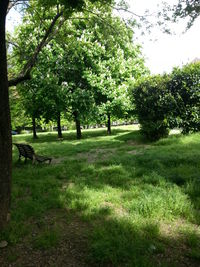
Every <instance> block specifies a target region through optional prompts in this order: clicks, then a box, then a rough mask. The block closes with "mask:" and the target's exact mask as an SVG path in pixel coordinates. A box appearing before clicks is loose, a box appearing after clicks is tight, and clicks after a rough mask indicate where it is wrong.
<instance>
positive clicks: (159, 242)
mask: <svg viewBox="0 0 200 267" xmlns="http://www.w3.org/2000/svg"><path fill="white" fill-rule="evenodd" d="M83 137H84V138H83V140H81V141H77V140H75V133H74V132H66V133H64V140H63V141H58V140H57V137H56V135H55V134H50V133H49V134H40V135H39V139H38V140H35V141H33V140H32V138H31V135H19V136H14V137H13V138H14V141H15V142H27V143H29V144H31V145H32V146H33V147H34V149H35V150H36V152H37V153H38V154H44V155H50V156H53V158H54V160H53V163H52V164H51V165H47V164H43V165H42V164H41V165H34V166H33V165H32V164H31V163H28V164H26V165H25V164H24V163H23V162H20V163H19V162H17V151H16V148H13V187H12V211H11V218H12V219H11V223H10V225H9V227H8V228H7V229H6V230H5V231H4V232H3V233H1V234H0V239H6V240H8V243H9V245H8V246H7V247H6V248H4V249H0V266H2V267H4V266H19V267H23V266H26V267H27V266H34V267H35V266H138V267H148V266H188V267H189V266H191V267H192V266H200V227H199V223H200V134H193V135H189V136H181V135H177V134H176V135H171V136H170V137H169V138H167V139H162V140H160V141H159V142H156V143H148V142H146V141H145V140H143V139H142V137H141V136H140V134H139V132H138V130H137V129H136V128H134V127H133V126H126V127H121V128H114V130H113V134H112V135H111V136H107V135H106V133H105V130H85V131H84V132H83Z"/></svg>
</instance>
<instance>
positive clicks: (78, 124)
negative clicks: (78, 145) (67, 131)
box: [74, 112, 82, 139]
mask: <svg viewBox="0 0 200 267" xmlns="http://www.w3.org/2000/svg"><path fill="white" fill-rule="evenodd" d="M74 118H75V123H76V137H77V139H81V137H82V134H81V123H80V120H79V118H78V112H74Z"/></svg>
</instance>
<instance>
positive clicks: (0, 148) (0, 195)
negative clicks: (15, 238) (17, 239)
mask: <svg viewBox="0 0 200 267" xmlns="http://www.w3.org/2000/svg"><path fill="white" fill-rule="evenodd" d="M8 2H9V1H8V0H1V1H0V231H1V230H2V229H3V227H4V226H5V225H6V223H7V220H8V217H9V216H8V214H9V208H10V195H11V194H10V192H11V170H12V140H11V122H10V111H9V97H8V76H7V57H6V41H5V19H6V11H7V7H8Z"/></svg>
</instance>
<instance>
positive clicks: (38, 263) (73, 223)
mask: <svg viewBox="0 0 200 267" xmlns="http://www.w3.org/2000/svg"><path fill="white" fill-rule="evenodd" d="M63 213H65V216H63ZM31 223H32V233H31V236H32V237H34V236H37V235H38V234H39V233H40V231H41V225H40V223H39V222H37V221H32V222H31ZM44 223H45V224H46V226H48V227H49V226H51V225H53V224H56V226H57V227H59V229H60V231H61V238H60V241H59V243H58V245H57V246H55V247H54V248H51V249H46V250H45V249H35V248H34V246H32V242H30V239H31V236H29V237H26V238H25V239H24V240H22V241H21V242H20V243H18V244H17V245H15V246H11V245H9V246H8V247H7V248H4V249H1V251H0V266H1V267H23V266H26V267H46V266H52V267H53V266H61V267H64V266H70V267H72V266H73V267H76V266H77V267H79V266H80V267H81V266H88V264H87V262H86V256H87V253H88V251H87V248H88V241H87V235H88V231H89V230H90V229H89V226H88V225H86V224H85V223H84V222H82V221H80V219H79V218H78V217H73V218H72V219H70V221H68V220H67V216H66V212H65V211H62V213H61V212H59V216H58V211H56V212H55V214H54V213H53V212H51V213H49V214H48V216H45V217H44V221H43V224H44Z"/></svg>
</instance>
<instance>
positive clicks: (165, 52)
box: [7, 0, 200, 73]
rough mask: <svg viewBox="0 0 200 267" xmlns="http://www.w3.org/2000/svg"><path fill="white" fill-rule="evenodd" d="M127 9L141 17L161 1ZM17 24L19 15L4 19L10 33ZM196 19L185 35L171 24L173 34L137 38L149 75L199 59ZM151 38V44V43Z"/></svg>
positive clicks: (155, 32) (137, 1)
mask: <svg viewBox="0 0 200 267" xmlns="http://www.w3.org/2000/svg"><path fill="white" fill-rule="evenodd" d="M128 2H129V4H130V10H132V11H133V12H135V13H137V14H143V13H144V11H145V10H146V9H150V11H151V12H154V11H156V10H157V4H161V2H162V1H161V0H148V1H147V0H134V1H133V0H129V1H128ZM166 2H169V3H176V0H166ZM19 21H20V15H19V14H18V13H17V12H15V11H14V10H13V11H11V12H10V14H9V16H8V18H7V30H9V31H12V30H13V27H14V26H13V25H16V24H17V23H19ZM199 25H200V18H199V19H198V20H196V22H195V24H194V25H193V27H192V28H191V29H190V30H188V31H187V32H186V33H185V34H182V33H181V32H182V31H183V28H184V27H183V22H182V24H179V25H175V27H176V30H177V32H179V33H178V34H176V35H167V34H164V33H161V31H160V30H159V29H152V31H151V34H150V35H146V36H139V35H138V41H139V42H140V43H141V44H142V47H143V54H144V56H145V58H146V65H147V66H148V67H149V68H150V70H151V72H152V73H163V72H170V71H171V70H172V68H173V67H175V66H182V65H184V64H186V63H188V62H191V61H192V60H194V59H195V58H200V34H199V31H200V30H199V29H200V27H199ZM151 39H152V40H153V41H151Z"/></svg>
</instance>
